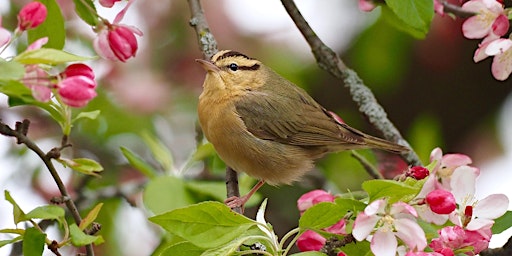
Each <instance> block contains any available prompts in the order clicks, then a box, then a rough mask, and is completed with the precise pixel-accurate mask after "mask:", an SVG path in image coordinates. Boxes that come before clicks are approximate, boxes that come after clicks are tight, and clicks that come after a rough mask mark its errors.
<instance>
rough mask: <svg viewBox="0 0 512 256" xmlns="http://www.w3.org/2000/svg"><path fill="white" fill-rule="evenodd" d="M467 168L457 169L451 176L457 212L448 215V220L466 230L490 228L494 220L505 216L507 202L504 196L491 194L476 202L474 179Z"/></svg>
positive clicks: (472, 173)
mask: <svg viewBox="0 0 512 256" xmlns="http://www.w3.org/2000/svg"><path fill="white" fill-rule="evenodd" d="M477 176H478V175H477V174H476V173H474V172H473V171H472V170H471V169H469V167H459V168H457V169H456V170H455V171H454V172H453V175H452V180H451V186H452V188H453V189H452V192H453V195H454V196H455V201H456V202H457V205H458V210H457V211H454V212H453V213H452V214H451V215H450V220H451V221H452V222H453V223H454V224H455V225H458V226H460V227H463V228H465V229H467V230H473V231H477V230H481V229H488V228H491V227H492V225H493V224H494V219H496V218H498V217H500V216H501V215H503V214H505V212H506V211H507V208H508V204H509V200H508V198H507V196H506V195H503V194H493V195H489V196H487V197H485V198H484V199H481V200H476V198H475V190H476V186H475V183H476V177H477Z"/></svg>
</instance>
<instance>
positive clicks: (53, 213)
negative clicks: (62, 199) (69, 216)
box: [24, 205, 65, 220]
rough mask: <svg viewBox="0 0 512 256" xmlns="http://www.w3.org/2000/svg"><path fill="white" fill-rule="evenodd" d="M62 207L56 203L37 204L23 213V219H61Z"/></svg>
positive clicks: (62, 215)
mask: <svg viewBox="0 0 512 256" xmlns="http://www.w3.org/2000/svg"><path fill="white" fill-rule="evenodd" d="M64 214H65V213H64V209H62V207H59V206H56V205H45V206H39V207H37V208H35V209H34V210H32V211H30V212H28V213H27V214H25V219H24V220H30V219H43V220H61V219H62V218H64Z"/></svg>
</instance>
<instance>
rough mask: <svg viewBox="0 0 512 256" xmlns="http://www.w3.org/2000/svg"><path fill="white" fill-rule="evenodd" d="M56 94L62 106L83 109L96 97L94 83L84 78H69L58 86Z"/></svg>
mask: <svg viewBox="0 0 512 256" xmlns="http://www.w3.org/2000/svg"><path fill="white" fill-rule="evenodd" d="M58 87H59V89H58V92H59V95H60V96H61V97H62V101H63V102H64V104H66V105H69V106H71V107H77V108H79V107H83V106H85V105H87V103H89V101H90V100H92V99H93V98H94V97H96V91H95V90H94V89H95V88H96V82H95V81H94V80H93V79H91V78H89V77H86V76H71V77H68V78H65V79H63V80H62V81H61V82H60V83H59V84H58Z"/></svg>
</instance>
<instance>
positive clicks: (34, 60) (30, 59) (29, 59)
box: [14, 48, 93, 65]
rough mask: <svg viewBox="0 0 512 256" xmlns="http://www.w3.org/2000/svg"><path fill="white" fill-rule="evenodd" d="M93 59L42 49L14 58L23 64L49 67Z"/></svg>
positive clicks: (23, 53) (25, 52)
mask: <svg viewBox="0 0 512 256" xmlns="http://www.w3.org/2000/svg"><path fill="white" fill-rule="evenodd" d="M91 59H93V58H92V57H83V56H78V55H75V54H72V53H69V52H65V51H61V50H56V49H51V48H41V49H37V50H31V51H24V52H22V53H20V54H18V55H17V56H16V57H14V60H15V61H17V62H19V63H21V64H26V65H30V64H47V65H58V64H65V63H68V62H75V61H86V60H91Z"/></svg>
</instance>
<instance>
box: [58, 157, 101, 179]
mask: <svg viewBox="0 0 512 256" xmlns="http://www.w3.org/2000/svg"><path fill="white" fill-rule="evenodd" d="M58 161H59V162H60V163H62V164H63V165H64V166H68V167H70V168H71V169H73V170H75V171H77V172H80V173H83V174H86V175H93V176H97V177H100V175H99V174H98V173H99V172H102V171H103V166H101V164H99V163H98V162H96V161H94V160H92V159H89V158H75V159H71V160H70V159H64V158H60V159H58Z"/></svg>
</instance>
